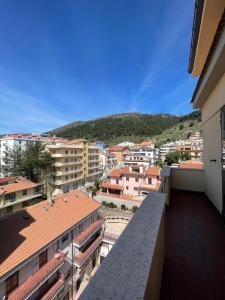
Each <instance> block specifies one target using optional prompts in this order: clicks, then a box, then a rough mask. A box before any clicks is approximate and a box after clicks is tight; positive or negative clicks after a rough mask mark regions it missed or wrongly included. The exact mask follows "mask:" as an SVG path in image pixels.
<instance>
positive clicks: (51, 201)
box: [48, 193, 54, 206]
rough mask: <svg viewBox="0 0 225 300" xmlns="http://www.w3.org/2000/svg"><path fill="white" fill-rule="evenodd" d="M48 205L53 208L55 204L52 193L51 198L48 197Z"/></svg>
mask: <svg viewBox="0 0 225 300" xmlns="http://www.w3.org/2000/svg"><path fill="white" fill-rule="evenodd" d="M48 204H49V205H51V206H53V204H54V202H53V198H52V193H50V195H49V197H48Z"/></svg>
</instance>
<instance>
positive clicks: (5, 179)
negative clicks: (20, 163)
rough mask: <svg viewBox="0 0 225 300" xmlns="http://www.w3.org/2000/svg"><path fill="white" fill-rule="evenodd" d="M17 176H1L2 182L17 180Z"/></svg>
mask: <svg viewBox="0 0 225 300" xmlns="http://www.w3.org/2000/svg"><path fill="white" fill-rule="evenodd" d="M15 179H16V177H4V178H0V182H1V183H2V182H8V181H12V180H15Z"/></svg>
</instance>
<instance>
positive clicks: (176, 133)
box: [154, 120, 202, 147]
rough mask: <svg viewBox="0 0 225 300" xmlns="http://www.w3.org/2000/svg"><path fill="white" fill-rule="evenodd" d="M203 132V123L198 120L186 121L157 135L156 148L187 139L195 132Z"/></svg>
mask: <svg viewBox="0 0 225 300" xmlns="http://www.w3.org/2000/svg"><path fill="white" fill-rule="evenodd" d="M181 125H182V126H181ZM190 125H191V126H190ZM201 130H202V125H201V122H199V121H198V120H192V121H190V120H186V121H182V122H181V123H179V124H176V125H174V126H172V127H170V128H168V129H167V130H165V131H163V132H162V133H161V134H159V135H155V136H154V139H155V140H156V146H158V147H159V146H160V145H162V144H164V143H167V142H172V141H176V140H184V139H187V136H188V134H189V133H190V132H193V131H200V132H201Z"/></svg>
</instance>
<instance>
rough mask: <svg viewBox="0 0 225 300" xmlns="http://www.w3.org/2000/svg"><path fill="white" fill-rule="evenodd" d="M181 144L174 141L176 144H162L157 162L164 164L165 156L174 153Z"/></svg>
mask: <svg viewBox="0 0 225 300" xmlns="http://www.w3.org/2000/svg"><path fill="white" fill-rule="evenodd" d="M181 142H183V141H176V142H170V143H166V144H163V145H162V146H161V147H160V149H159V160H161V161H162V162H164V161H165V159H166V155H167V154H168V153H169V152H175V151H177V146H178V145H179V143H181Z"/></svg>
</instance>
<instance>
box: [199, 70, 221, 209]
mask: <svg viewBox="0 0 225 300" xmlns="http://www.w3.org/2000/svg"><path fill="white" fill-rule="evenodd" d="M224 105H225V74H224V75H223V77H222V78H221V80H220V81H219V82H218V84H217V85H216V87H215V88H214V90H213V92H212V93H211V94H210V95H209V97H208V98H207V100H206V102H205V103H204V105H203V107H202V108H201V111H202V122H203V139H204V151H203V161H204V168H205V193H206V194H207V196H208V197H209V199H210V200H211V201H212V203H213V204H214V205H215V207H216V208H217V209H218V210H219V212H220V213H221V212H222V176H221V174H222V165H221V124H220V110H221V108H222V107H223V106H224ZM212 159H216V162H215V163H213V162H210V160H212Z"/></svg>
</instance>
